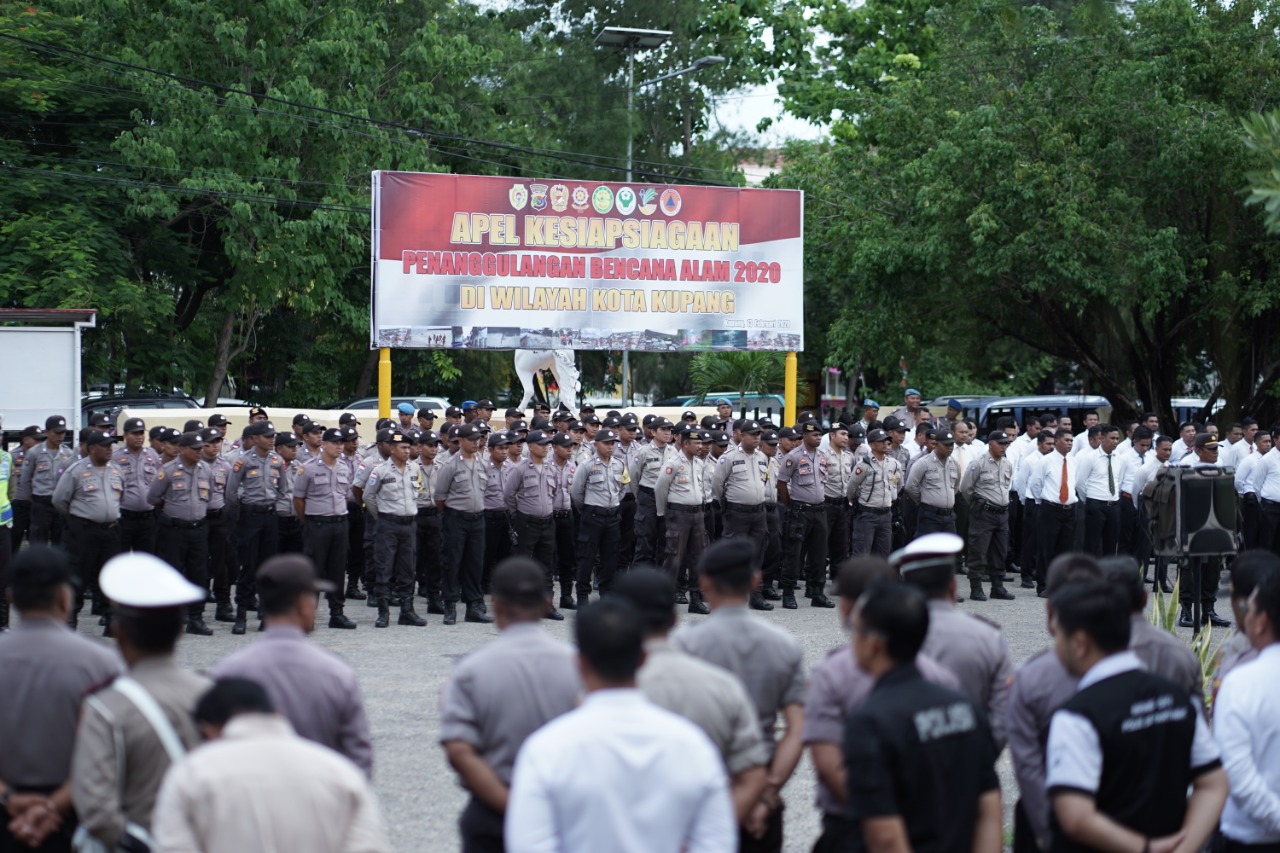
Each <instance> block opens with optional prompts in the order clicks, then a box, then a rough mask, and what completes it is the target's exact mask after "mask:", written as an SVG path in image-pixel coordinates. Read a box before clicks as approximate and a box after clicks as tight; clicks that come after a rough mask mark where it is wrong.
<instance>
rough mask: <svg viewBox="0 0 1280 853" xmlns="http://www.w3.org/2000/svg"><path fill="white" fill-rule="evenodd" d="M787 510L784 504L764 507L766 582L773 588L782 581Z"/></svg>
mask: <svg viewBox="0 0 1280 853" xmlns="http://www.w3.org/2000/svg"><path fill="white" fill-rule="evenodd" d="M785 509H786V508H785V507H784V506H783V505H782V504H778V503H767V504H765V505H764V522H765V525H764V529H765V545H764V582H765V585H766V586H771V585H773V584H774V583H777V582H779V581H781V580H782V561H783V559H784V558H785V554H786V549H784V548H783V547H782V519H783V512H784V510H785Z"/></svg>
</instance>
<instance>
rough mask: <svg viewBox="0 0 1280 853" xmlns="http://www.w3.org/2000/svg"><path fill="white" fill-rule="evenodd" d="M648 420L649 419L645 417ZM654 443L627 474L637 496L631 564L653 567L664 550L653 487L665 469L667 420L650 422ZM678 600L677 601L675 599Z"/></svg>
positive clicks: (668, 437) (668, 449)
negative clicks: (634, 540) (632, 559)
mask: <svg viewBox="0 0 1280 853" xmlns="http://www.w3.org/2000/svg"><path fill="white" fill-rule="evenodd" d="M646 417H648V416H646ZM651 424H652V429H653V442H652V444H649V445H646V446H645V447H644V448H643V449H641V451H640V452H639V453H638V454H637V455H636V457H635V458H634V459H632V462H631V468H630V469H629V471H628V474H629V476H630V478H631V490H632V491H633V492H634V493H635V495H636V522H635V528H636V547H635V559H634V561H633V562H634V563H636V564H641V563H646V564H650V565H653V564H656V563H657V561H658V554H659V553H662V551H664V550H665V549H666V541H667V540H666V536H665V531H664V530H663V521H662V519H661V518H659V517H658V510H657V502H656V501H655V500H654V497H653V487H654V486H655V485H656V484H657V482H658V475H659V474H660V473H662V469H663V468H665V467H666V464H667V457H668V455H673V454H674V451H673V450H672V448H671V422H670V421H668V420H667V419H666V418H655V419H654V420H653V421H651ZM677 600H678V599H677Z"/></svg>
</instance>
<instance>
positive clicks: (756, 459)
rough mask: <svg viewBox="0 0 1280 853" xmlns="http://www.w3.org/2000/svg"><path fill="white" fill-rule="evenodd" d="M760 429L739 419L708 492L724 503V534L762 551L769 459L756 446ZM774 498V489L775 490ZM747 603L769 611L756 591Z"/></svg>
mask: <svg viewBox="0 0 1280 853" xmlns="http://www.w3.org/2000/svg"><path fill="white" fill-rule="evenodd" d="M763 432H764V430H763V429H761V427H760V424H759V423H758V422H756V421H742V422H741V425H740V428H739V430H738V433H739V443H738V446H737V447H735V448H733V449H731V450H729V451H728V452H727V453H725V455H724V456H723V457H721V459H720V464H719V465H717V466H716V467H715V471H714V472H713V473H712V491H713V493H714V495H715V497H716V499H717V500H719V501H723V505H724V513H723V518H724V537H725V538H726V539H731V538H733V537H734V536H746V537H748V538H750V539H751V540H752V541H753V542H755V543H756V547H757V548H759V549H760V551H761V552H762V553H763V552H765V550H766V546H767V544H768V538H769V530H768V523H767V521H766V522H765V523H763V524H762V523H761V522H762V521H765V514H766V508H768V509H772V507H771V506H768V507H767V506H766V500H767V498H768V493H769V491H770V489H772V488H773V482H774V481H773V479H772V478H771V477H770V476H769V475H770V470H771V463H772V460H771V459H770V458H769V456H768V455H766V453H765V451H763V450H761V449H760V436H761V434H762V433H763ZM775 497H776V492H775ZM749 604H750V606H751V608H752V609H753V610H772V609H773V605H772V604H770V603H769V602H767V601H765V600H764V598H763V597H762V596H761V594H760V590H754V591H752V593H751V599H750V601H749Z"/></svg>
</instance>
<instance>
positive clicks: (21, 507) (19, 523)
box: [9, 501, 31, 554]
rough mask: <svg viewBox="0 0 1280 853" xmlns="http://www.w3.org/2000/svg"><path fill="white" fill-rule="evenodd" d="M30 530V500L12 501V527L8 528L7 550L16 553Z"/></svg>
mask: <svg viewBox="0 0 1280 853" xmlns="http://www.w3.org/2000/svg"><path fill="white" fill-rule="evenodd" d="M30 531H31V501H13V527H11V528H9V552H10V553H12V554H16V553H18V549H19V548H21V547H22V540H23V539H24V538H26V536H27V534H28V533H29V532H30Z"/></svg>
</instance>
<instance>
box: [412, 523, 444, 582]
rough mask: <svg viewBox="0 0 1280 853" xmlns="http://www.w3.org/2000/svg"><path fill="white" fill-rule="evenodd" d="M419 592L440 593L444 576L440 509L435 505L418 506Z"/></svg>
mask: <svg viewBox="0 0 1280 853" xmlns="http://www.w3.org/2000/svg"><path fill="white" fill-rule="evenodd" d="M417 527H418V566H417V576H418V592H419V594H421V593H422V591H423V590H426V592H427V594H428V595H434V596H437V597H438V596H439V595H440V582H441V578H442V577H443V576H444V575H443V571H442V568H441V565H440V555H441V550H440V549H441V539H440V510H438V509H436V508H435V507H423V506H420V507H418V521H417Z"/></svg>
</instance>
